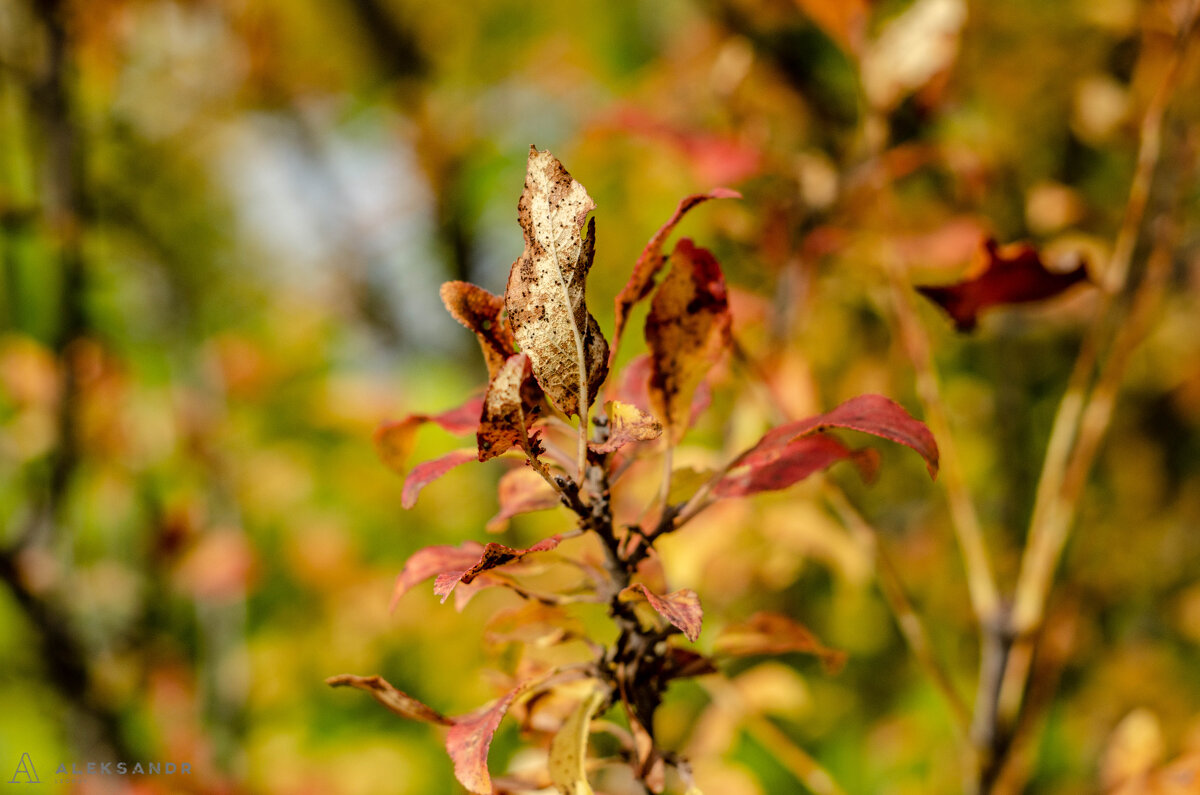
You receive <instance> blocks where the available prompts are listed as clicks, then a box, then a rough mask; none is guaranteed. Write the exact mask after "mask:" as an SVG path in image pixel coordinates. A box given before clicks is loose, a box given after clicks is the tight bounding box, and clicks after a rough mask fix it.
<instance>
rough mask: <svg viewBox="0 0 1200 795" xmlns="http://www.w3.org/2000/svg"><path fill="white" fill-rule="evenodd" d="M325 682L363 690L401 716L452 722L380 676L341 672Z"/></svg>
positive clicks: (442, 724) (429, 721) (447, 724)
mask: <svg viewBox="0 0 1200 795" xmlns="http://www.w3.org/2000/svg"><path fill="white" fill-rule="evenodd" d="M325 684H327V685H329V686H330V687H356V688H358V689H359V690H365V691H367V692H368V693H370V694H371V695H372V696H374V698H375V700H376V701H378V702H379V703H380V704H383V705H384V706H385V707H387V708H388V709H390V710H391V711H392V712H394V713H396V714H397V715H399V716H400V717H402V718H409V719H410V720H419V721H424V722H425V723H436V724H438V725H441V726H449V725H450V724H451V723H453V721H451V720H450V719H449V718H447V717H444V716H443V715H442V714H441V713H439V712H438V711H437V710H435V709H433V708H432V707H429V706H426V705H425V704H423V703H421V702H420V701H418V700H417V699H415V698H413V697H412V696H410V695H408V694H407V693H405V692H403V691H401V690H397V689H396V688H394V687H392V685H391V684H389V683H388V681H387V680H386V679H384V678H383V677H382V676H354V675H353V674H341V675H340V676H331V677H329V678H328V679H326V680H325Z"/></svg>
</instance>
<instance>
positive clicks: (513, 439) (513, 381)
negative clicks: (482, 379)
mask: <svg viewBox="0 0 1200 795" xmlns="http://www.w3.org/2000/svg"><path fill="white" fill-rule="evenodd" d="M530 373H531V369H530V362H529V357H528V356H526V355H525V354H524V353H518V354H515V355H513V356H510V357H509V358H508V359H507V360H506V361H505V362H504V364H503V365H501V366H500V369H499V370H497V371H496V375H495V376H494V377H493V378H492V382H491V383H490V384H489V385H488V390H487V394H486V395H484V397H483V411H482V415H481V417H480V419H479V430H478V431H477V432H476V434H475V439H476V442H477V443H478V445H479V453H478V455H479V460H480V461H487V460H489V459H492V458H495V457H496V456H498V455H501V454H503V453H505V452H507V451H509V450H511V449H512V448H514V447H521V448H523V449H532V448H530V447H529V445H530V441H529V423H530V422H532V421H533V418H534V415H535V414H536V412H537V406H538V403H539V401H540V400H541V395H540V394H538V393H537V385H536V383H535V382H534V381H533V379H532V378H530V377H529V376H530Z"/></svg>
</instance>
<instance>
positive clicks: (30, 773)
mask: <svg viewBox="0 0 1200 795" xmlns="http://www.w3.org/2000/svg"><path fill="white" fill-rule="evenodd" d="M18 776H24V777H25V780H24V781H17V777H18ZM8 783H9V784H41V783H42V782H40V781H38V774H37V769H36V768H34V766H33V760H32V759H30V758H29V754H28V753H23V754H21V761H20V762H18V763H17V769H16V771H15V772H14V773H13V777H12V778H11V779H10V780H9V782H8Z"/></svg>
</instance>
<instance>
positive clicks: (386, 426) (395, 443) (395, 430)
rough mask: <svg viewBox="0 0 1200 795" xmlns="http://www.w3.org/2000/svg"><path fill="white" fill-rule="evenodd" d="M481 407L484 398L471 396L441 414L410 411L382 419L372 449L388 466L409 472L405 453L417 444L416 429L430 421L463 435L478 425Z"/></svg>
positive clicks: (401, 471)
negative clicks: (397, 418) (401, 415)
mask: <svg viewBox="0 0 1200 795" xmlns="http://www.w3.org/2000/svg"><path fill="white" fill-rule="evenodd" d="M482 409H483V400H482V399H480V398H471V399H470V400H468V401H467V402H466V403H463V404H462V405H461V406H458V407H457V408H453V409H450V410H449V411H444V412H442V413H441V414H411V415H409V416H407V417H405V418H404V419H402V420H394V421H392V422H385V423H383V424H382V425H380V426H379V427H378V428H376V429H375V451H376V452H377V453H378V454H379V458H380V460H382V461H383V463H384V464H386V465H387V467H388V468H389V469H391V470H392V471H393V472H396V473H397V474H400V475H403V474H405V473H407V472H408V457H409V456H410V455H412V451H413V447H414V446H415V445H416V439H417V429H419V428H420V427H421V426H422V425H424V424H425V423H427V422H432V423H434V424H436V425H440V426H441V427H442V428H443V429H445V430H447V431H449V432H450V433H453V434H455V435H456V436H466V435H467V434H469V433H474V432H475V429H476V428H477V427H478V426H479V412H480V411H482Z"/></svg>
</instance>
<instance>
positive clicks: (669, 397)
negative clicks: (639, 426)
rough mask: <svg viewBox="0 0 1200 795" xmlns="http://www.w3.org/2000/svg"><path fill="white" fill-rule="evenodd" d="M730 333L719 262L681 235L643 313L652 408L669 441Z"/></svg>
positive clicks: (678, 432)
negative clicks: (666, 269)
mask: <svg viewBox="0 0 1200 795" xmlns="http://www.w3.org/2000/svg"><path fill="white" fill-rule="evenodd" d="M729 334H730V315H729V296H728V293H727V291H726V289H725V276H724V274H722V273H721V266H720V265H719V264H718V263H717V260H716V259H715V258H714V257H713V255H712V254H711V253H710V252H708V251H707V250H705V249H702V248H697V247H696V246H694V245H692V241H691V240H689V239H687V238H683V239H682V240H680V241H679V243H678V244H677V245H676V246H675V251H674V253H673V254H672V255H671V270H670V271H668V273H667V277H666V278H665V279H663V281H662V284H660V285H659V287H658V290H657V291H656V292H655V293H654V298H653V300H652V301H651V303H650V314H649V316H648V317H647V318H646V342H647V344H648V345H649V346H650V358H651V370H650V386H649V389H650V403H651V408H652V409H653V410H654V413H655V414H656V415H657V416H658V417H660V418H661V419H662V420H663V423H664V424H665V425H666V427H667V432H668V433H669V434H670V439H671V441H672V442H677V441H679V439H680V438H682V436H683V434H684V432H685V431H686V430H687V428H688V424H689V423H690V420H691V406H692V398H693V396H694V395H695V393H696V388H697V387H698V386H699V385H700V383H701V382H702V381H703V379H704V375H705V373H707V372H708V370H709V369H710V368H711V367H712V365H713V364H714V362H715V361H716V360H717V358H718V357H719V356H720V355H721V353H722V351H723V350H724V349H725V348H726V347H727V345H728V343H729Z"/></svg>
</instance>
